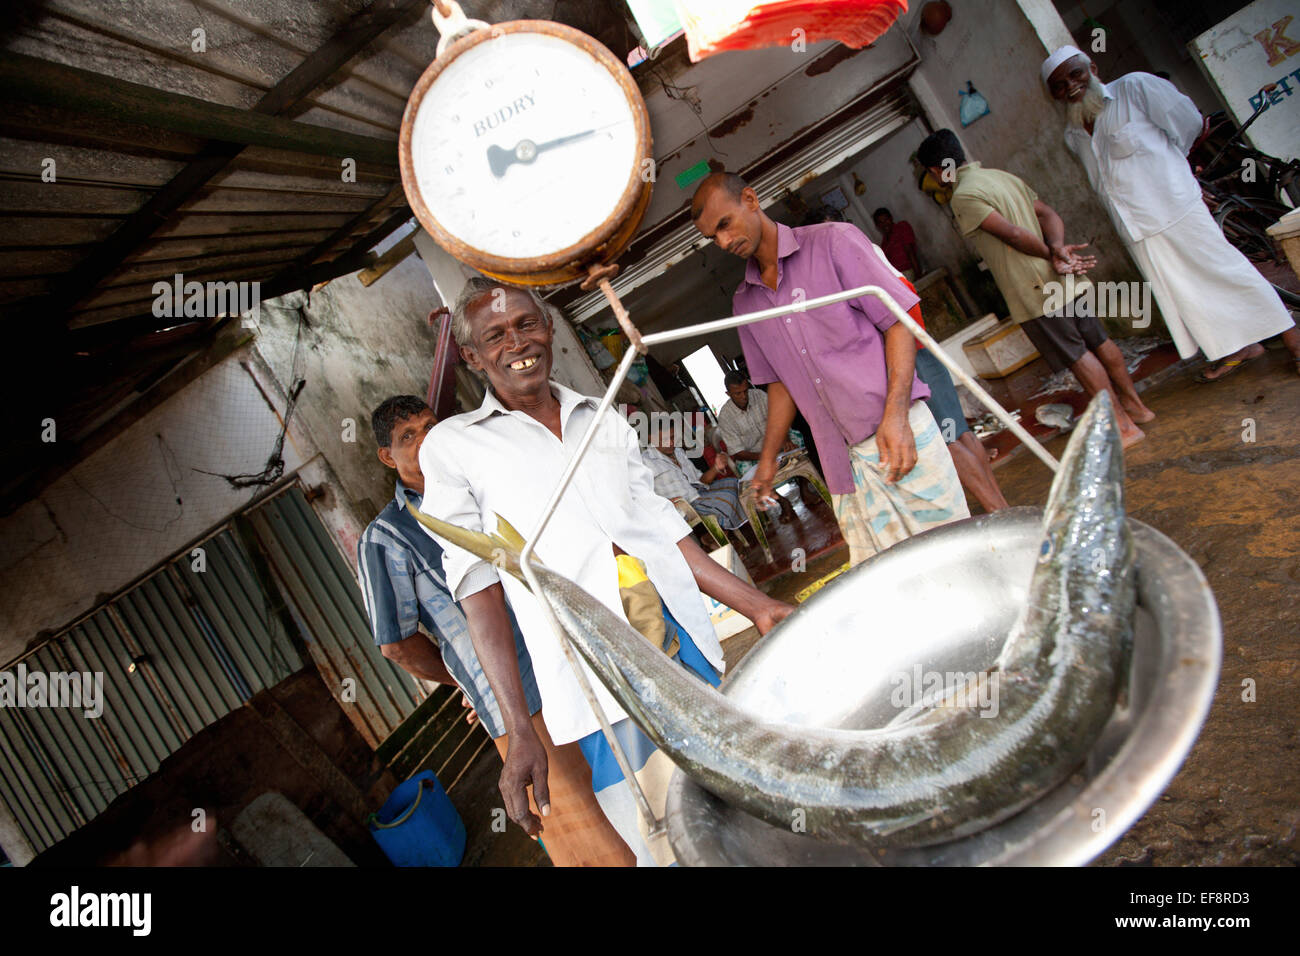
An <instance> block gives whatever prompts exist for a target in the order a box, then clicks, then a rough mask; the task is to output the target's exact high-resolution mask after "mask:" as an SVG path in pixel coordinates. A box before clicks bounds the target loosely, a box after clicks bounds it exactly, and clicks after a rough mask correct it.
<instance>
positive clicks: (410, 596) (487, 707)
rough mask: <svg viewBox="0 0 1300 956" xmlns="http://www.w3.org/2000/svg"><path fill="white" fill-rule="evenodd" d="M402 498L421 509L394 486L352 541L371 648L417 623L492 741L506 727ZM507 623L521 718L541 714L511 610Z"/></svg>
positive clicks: (424, 536) (434, 549)
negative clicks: (523, 711) (524, 706)
mask: <svg viewBox="0 0 1300 956" xmlns="http://www.w3.org/2000/svg"><path fill="white" fill-rule="evenodd" d="M408 500H409V501H410V502H411V503H412V504H414V505H415V507H417V508H418V507H420V503H421V498H420V496H419V495H418V494H416V493H415V492H413V491H409V490H408V489H407V488H406V487H405V486H404V485H403V484H402V483H401V482H400V481H399V482H398V483H397V493H396V495H395V496H394V498H393V500H392V501H390V502H389V503H388V507H386V508H384V510H383V511H381V512H380V513H379V516H378V517H377V518H375V520H374V521H372V522H370V524H369V525H368V526H367V527H366V530H365V532H364V533H363V534H362V535H361V540H360V541H359V542H358V543H357V572H358V574H357V576H358V579H359V580H360V583H361V596H362V598H363V600H364V601H365V605H366V615H367V616H368V617H369V618H370V629H371V632H372V633H373V634H374V638H375V644H377V645H380V646H382V645H384V644H395V643H396V642H398V641H402V640H405V639H406V638H408V637H411V636H413V635H414V634H416V633H418V632H417V629H416V627H417V625H423V626H424V629H425V630H426V631H427V632H428V633H429V634H431V635H433V637H434V638H435V640H436V641H437V644H438V650H439V651H440V652H441V654H442V661H443V663H444V664H446V665H447V670H448V671H449V672H450V673H451V676H452V677H453V678H455V680H456V686H458V687H459V688H460V689H461V691H462V692H464V694H465V696H466V697H468V698H469V702H470V706H472V707H473V708H474V710H475V711H476V712H477V713H478V716H479V720H481V721H482V722H483V726H484V728H485V729H486V730H487V732H488V733H489V734H490V735H491V736H493V737H500V736H501V735H502V734H504V733H505V722H504V721H503V720H502V718H501V710H500V708H499V707H498V706H497V701H496V697H494V696H493V694H492V688H491V686H490V685H489V684H488V680H487V676H486V675H485V674H484V673H483V668H482V667H481V666H480V665H479V662H478V655H476V654H475V653H474V644H473V642H472V641H471V640H470V636H469V628H468V626H467V625H466V623H465V615H464V613H463V612H462V611H461V609H460V605H459V604H457V603H456V602H455V601H453V600H452V598H451V594H450V593H449V591H448V590H447V582H446V580H445V579H444V578H443V576H442V548H441V547H440V546H439V544H438V542H437V541H435V540H434V538H433V536H432V535H430V534H429V533H428V532H426V531H425V530H424V527H423V525H421V524H420V523H419V522H418V521H416V520H415V518H413V517H411V514H410V512H408V511H407V510H406V502H407V501H408ZM507 609H508V607H507ZM510 625H511V627H512V628H513V629H514V634H515V652H516V653H517V654H518V655H519V676H520V678H521V679H522V680H523V684H524V696H525V698H526V699H527V701H528V712H529V713H530V714H535V713H537V711H539V710H541V707H542V698H541V695H540V694H539V693H538V691H537V683H536V681H535V680H534V678H533V663H532V659H531V658H529V656H528V649H527V648H526V647H525V646H524V639H523V635H522V634H521V633H520V632H519V624H518V622H516V621H515V615H514V612H513V611H510Z"/></svg>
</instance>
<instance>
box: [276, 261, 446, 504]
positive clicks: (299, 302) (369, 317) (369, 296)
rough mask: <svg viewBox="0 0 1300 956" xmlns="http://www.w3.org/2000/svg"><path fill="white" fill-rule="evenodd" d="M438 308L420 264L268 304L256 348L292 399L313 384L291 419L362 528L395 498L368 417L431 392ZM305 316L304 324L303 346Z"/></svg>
mask: <svg viewBox="0 0 1300 956" xmlns="http://www.w3.org/2000/svg"><path fill="white" fill-rule="evenodd" d="M441 304H442V303H441V300H440V299H439V298H438V294H437V291H436V290H435V289H434V286H433V282H432V280H431V279H430V278H429V272H428V270H427V269H425V267H424V264H423V263H422V262H421V261H420V259H419V258H418V257H417V256H408V257H407V258H406V259H404V260H403V261H402V262H401V263H399V264H398V265H397V266H396V267H394V268H393V270H392V271H391V272H389V273H388V274H387V275H385V276H384V277H383V278H381V279H380V280H379V281H378V282H376V283H375V284H374V285H372V286H369V287H366V286H363V285H362V284H361V281H360V280H359V279H358V278H357V275H356V274H355V273H353V274H352V275H347V276H343V277H342V278H339V279H335V280H334V281H333V282H330V283H329V284H328V285H327V286H325V287H324V288H323V289H320V290H318V291H316V292H314V293H312V295H311V296H310V297H308V296H307V295H306V294H305V293H301V292H299V293H294V294H293V295H288V296H283V297H282V298H280V299H276V300H273V301H271V302H264V303H262V310H261V317H260V319H259V322H258V327H257V349H258V351H259V352H261V354H262V355H263V356H264V357H265V358H266V360H267V362H268V363H269V364H270V366H271V368H272V369H273V370H274V372H275V375H276V379H277V380H278V381H279V383H280V386H281V387H282V388H283V389H285V390H286V391H287V390H288V389H289V388H290V387H291V385H292V382H293V380H294V379H296V378H297V377H298V376H301V377H303V378H305V379H306V380H307V384H306V386H305V387H304V389H303V392H302V396H301V397H300V398H299V400H298V410H297V412H296V413H295V414H296V415H297V416H300V418H301V422H302V424H303V425H304V426H305V428H306V429H307V431H308V433H309V434H311V436H312V437H313V439H314V440H315V442H316V444H317V447H319V448H320V450H321V453H322V454H323V455H324V456H325V457H326V459H328V461H329V462H330V465H331V466H332V467H333V469H334V472H335V474H336V475H337V478H338V481H339V485H340V488H339V489H338V490H339V497H340V499H341V500H342V501H343V502H345V503H348V504H350V506H351V507H352V509H353V510H354V511H355V513H356V515H357V517H358V520H361V521H362V523H363V524H364V523H365V522H368V521H369V520H370V519H371V518H373V517H374V516H375V514H376V513H378V511H379V510H380V509H381V508H383V506H384V504H385V503H386V502H387V501H388V499H389V498H390V497H391V496H392V494H393V480H394V476H393V473H392V472H391V471H389V470H388V469H386V468H385V467H384V466H383V465H382V464H380V462H379V459H378V458H377V457H376V456H375V450H376V444H375V437H374V435H373V434H372V433H371V430H370V413H371V412H372V411H374V409H375V406H377V405H378V404H379V403H380V402H382V401H383V400H384V399H386V398H388V397H389V396H390V395H400V394H410V395H418V396H420V397H421V398H423V397H424V395H425V394H426V392H427V391H428V388H429V375H430V372H431V371H432V369H433V349H434V344H435V339H436V333H435V332H434V330H431V329H430V328H429V324H428V321H427V319H428V315H429V312H430V310H432V309H434V308H436V307H437V306H439V305H441ZM300 309H301V310H302V312H303V314H304V315H305V317H306V325H305V326H304V327H303V329H302V333H301V340H300V341H298V322H299V310H300ZM296 341H298V358H297V361H296V363H295V359H294V347H295V342H296ZM349 420H350V421H351V425H349V424H348V422H349Z"/></svg>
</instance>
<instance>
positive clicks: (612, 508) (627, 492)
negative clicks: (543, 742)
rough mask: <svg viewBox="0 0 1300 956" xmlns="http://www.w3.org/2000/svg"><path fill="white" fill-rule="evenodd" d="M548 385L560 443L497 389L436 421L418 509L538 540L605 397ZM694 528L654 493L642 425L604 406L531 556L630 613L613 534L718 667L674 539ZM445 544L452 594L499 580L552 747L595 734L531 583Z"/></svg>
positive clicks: (610, 705) (704, 614)
mask: <svg viewBox="0 0 1300 956" xmlns="http://www.w3.org/2000/svg"><path fill="white" fill-rule="evenodd" d="M551 393H552V394H553V395H554V396H555V397H556V398H557V399H558V400H559V402H560V433H561V435H563V440H561V439H558V438H556V437H555V435H554V434H552V433H551V431H550V430H549V429H548V428H547V427H546V426H545V425H543V424H542V423H541V422H539V421H537V420H536V419H534V418H532V417H530V416H529V415H527V414H525V413H524V412H521V411H508V410H507V409H506V408H505V407H504V406H503V405H502V404H501V402H500V401H499V400H498V399H497V397H496V396H495V395H494V394H493V393H492V391H491V390H490V389H489V390H488V393H487V396H486V397H485V398H484V399H483V404H482V405H481V406H479V408H478V409H477V410H475V411H473V412H468V413H466V414H464V415H455V416H453V417H451V418H448V419H446V420H444V421H442V422H440V423H439V424H438V425H436V426H435V427H434V428H433V429H432V430H431V431H430V432H429V434H428V436H426V438H425V440H424V443H423V445H421V446H420V469H421V470H422V471H423V472H424V501H423V503H422V504H421V506H420V508H421V510H422V511H424V512H425V513H426V514H430V515H433V516H434V517H436V518H440V519H441V520H443V521H446V522H449V523H451V524H454V525H459V526H460V527H462V528H465V529H467V530H470V531H483V530H488V531H495V530H496V518H495V515H497V514H499V515H501V517H503V518H505V519H506V520H507V521H509V522H510V523H511V524H512V525H514V527H515V529H516V530H518V531H519V533H520V534H522V535H524V537H525V538H529V537H531V536H532V534H533V533H534V531H535V529H536V528H537V526H538V525H539V524H540V523H541V516H542V511H543V509H544V508H545V507H546V502H547V500H548V499H549V498H550V496H551V494H552V493H553V492H554V490H555V488H556V486H557V485H558V484H559V482H560V475H561V474H562V472H563V471H564V468H565V466H566V465H567V464H568V462H569V459H570V458H571V457H572V456H573V454H574V452H575V451H576V449H577V445H578V442H579V441H581V440H582V436H583V434H584V433H585V432H586V430H587V427H588V426H589V425H590V424H591V422H592V420H593V416H594V415H595V411H596V406H597V405H598V404H599V403H598V401H597V400H596V399H594V398H589V397H587V396H584V395H579V394H578V393H577V392H574V391H572V390H571V389H568V388H565V387H564V386H563V385H559V384H557V383H556V382H551ZM689 534H690V528H689V527H688V526H687V524H686V522H685V521H683V520H682V518H681V516H680V515H678V514H677V509H676V508H674V507H673V505H672V502H670V501H668V500H667V499H666V498H663V497H660V496H659V495H657V494H655V491H654V479H653V476H652V475H651V473H650V469H649V468H647V467H646V465H645V462H644V461H643V460H642V458H641V450H640V447H639V446H638V443H637V437H636V432H634V431H633V429H632V427H631V426H630V425H629V424H628V423H627V422H626V421H624V420H623V419H622V418H621V417H619V416H618V415H617V414H615V413H614V412H613V411H607V412H606V413H605V416H604V417H603V418H602V419H601V422H600V428H599V430H598V431H597V432H596V435H595V436H594V437H593V439H592V443H591V446H590V447H589V448H588V449H587V453H586V455H585V456H584V458H583V460H582V464H581V466H580V467H579V468H578V470H577V472H576V473H575V474H574V477H573V481H572V482H571V483H570V484H569V487H568V489H567V490H566V491H565V493H564V496H563V497H562V498H561V499H560V503H559V506H558V507H557V509H556V512H555V515H554V516H553V517H552V519H551V521H550V523H549V524H547V526H546V532H545V533H544V534H543V535H542V537H541V540H540V541H538V543H537V548H536V554H537V558H538V559H539V560H540V561H542V562H543V563H544V564H545V565H546V566H547V567H549V568H550V569H551V570H553V571H556V572H557V573H559V574H562V575H564V576H565V577H567V578H569V579H570V580H572V581H574V582H576V583H577V584H578V585H579V586H580V587H582V588H583V589H584V590H586V591H587V592H588V593H589V594H591V595H592V596H593V597H594V598H596V599H597V600H599V601H600V602H601V603H603V604H604V605H605V606H606V607H608V608H609V609H610V610H612V611H613V612H614V613H615V614H617V615H618V616H619V617H623V618H626V615H624V613H623V602H622V598H621V597H620V595H619V589H618V568H617V565H616V563H615V561H614V551H613V548H612V547H611V542H612V543H613V544H617V545H618V546H619V547H620V548H622V549H623V550H624V551H626V552H627V553H628V554H630V555H633V556H635V557H638V558H640V559H641V560H642V561H643V562H644V563H645V566H646V571H647V574H648V576H649V578H650V581H651V583H652V584H654V586H655V589H656V590H657V591H658V592H659V596H660V597H661V598H663V600H664V603H665V604H667V605H668V608H669V610H670V611H672V613H673V616H674V617H675V618H676V619H677V621H678V622H679V623H680V624H681V625H682V626H683V627H684V628H685V629H686V631H687V632H688V633H689V634H690V635H691V637H692V639H693V640H694V641H695V644H696V646H697V647H698V648H699V649H700V651H701V653H703V654H704V656H705V657H706V658H707V659H708V661H709V663H710V664H712V665H713V666H714V667H715V668H717V669H718V670H719V671H721V670H722V668H723V662H722V645H721V644H719V643H718V638H717V634H716V633H715V632H714V630H713V625H712V623H711V622H710V620H709V615H708V611H707V609H706V607H705V603H704V600H703V599H702V597H701V594H700V591H699V588H698V586H697V585H696V583H695V578H694V575H692V574H691V569H690V566H689V565H688V564H687V563H686V558H685V557H684V556H683V555H682V553H681V551H680V550H679V549H678V547H677V542H678V541H680V540H681V539H682V538H684V537H686V536H688V535H689ZM435 537H436V536H435ZM438 540H439V543H441V544H442V547H443V559H442V561H443V572H444V575H445V577H446V580H447V586H448V588H449V589H450V590H451V592H452V594H453V595H454V596H455V598H456V600H458V601H459V600H463V599H464V598H466V597H467V596H469V595H471V594H474V593H476V592H478V591H481V590H483V589H484V588H486V587H489V586H491V585H492V584H494V583H495V582H496V581H498V580H501V581H502V584H503V586H504V587H505V592H506V597H507V598H508V599H509V601H510V606H511V607H512V608H513V609H514V612H515V616H516V617H517V618H518V620H519V627H520V630H521V631H522V632H523V635H524V641H525V643H526V644H527V645H528V653H529V655H530V656H531V657H532V659H533V674H534V676H535V677H536V679H537V687H538V690H539V691H540V692H541V696H542V713H543V714H544V716H545V719H546V728H547V730H548V731H549V732H550V735H551V738H552V739H553V740H554V741H555V743H557V744H565V743H568V742H570V741H573V740H578V739H579V738H581V737H585V736H586V735H587V734H590V733H593V732H594V731H596V730H599V729H600V725H599V723H598V722H597V720H596V715H595V714H594V713H593V712H592V710H591V708H590V707H589V706H588V704H587V702H586V698H585V697H583V694H582V690H581V688H580V687H579V686H578V682H577V679H576V678H575V677H574V674H573V672H572V670H571V669H570V666H569V663H568V660H567V659H566V657H565V655H564V651H563V649H562V648H561V646H560V644H559V640H560V639H559V637H558V636H557V635H556V634H555V633H554V632H553V631H552V630H551V628H550V626H549V625H548V624H547V622H546V618H545V616H544V614H543V611H542V609H541V607H540V606H539V604H538V603H537V601H536V600H535V599H534V598H533V596H532V594H531V593H530V592H529V591H528V589H527V587H526V586H525V585H524V584H523V583H522V582H520V581H519V580H517V579H516V578H514V577H513V576H511V575H505V576H504V579H502V578H499V577H498V575H497V571H496V569H495V568H494V567H493V566H492V565H491V564H490V563H488V562H486V561H483V560H482V559H480V558H478V557H475V556H474V555H472V554H470V553H469V552H467V551H464V550H462V549H461V548H458V547H456V546H455V545H453V544H451V543H450V542H448V541H445V540H442V539H438ZM583 666H584V669H585V664H584V665H583ZM587 676H588V679H589V680H590V681H591V685H592V687H593V688H594V689H595V691H596V696H597V699H598V700H599V702H600V704H601V707H602V708H603V709H604V711H605V714H606V715H607V716H608V717H609V719H610V721H611V722H612V721H617V720H620V719H622V718H623V717H624V716H626V714H625V713H624V711H623V710H622V709H621V708H620V707H619V706H618V704H616V703H615V701H614V699H613V697H612V696H611V695H610V694H609V693H608V692H607V691H606V690H605V688H604V686H603V685H602V684H601V683H600V682H599V681H598V680H597V679H596V677H595V676H594V675H593V674H592V673H591V671H590V670H587Z"/></svg>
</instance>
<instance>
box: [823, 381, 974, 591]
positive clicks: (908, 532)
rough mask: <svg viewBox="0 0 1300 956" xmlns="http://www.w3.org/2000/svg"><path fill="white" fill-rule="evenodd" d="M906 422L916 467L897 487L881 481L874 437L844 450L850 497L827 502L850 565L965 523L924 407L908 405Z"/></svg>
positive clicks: (956, 485) (944, 452)
mask: <svg viewBox="0 0 1300 956" xmlns="http://www.w3.org/2000/svg"><path fill="white" fill-rule="evenodd" d="M907 420H908V424H910V425H911V426H912V436H913V438H914V439H915V441H916V467H914V468H913V469H912V470H911V471H909V472H908V473H907V474H906V475H904V476H903V477H902V478H901V479H899V480H898V481H897V482H894V483H892V484H891V483H890V482H889V481H887V480H886V479H885V473H884V472H883V471H882V470H881V468H880V450H879V449H878V448H877V447H876V436H875V435H872V436H871V437H870V438H868V439H866V440H865V441H861V442H858V444H856V445H853V446H851V447H850V448H849V464H850V466H851V467H852V469H853V488H854V490H853V494H851V495H847V494H846V495H832V496H831V500H832V501H833V502H834V505H835V520H836V521H838V522H839V525H840V531H841V532H842V533H843V535H844V541H845V542H846V543H847V544H848V546H849V563H850V564H853V565H856V564H860V563H861V562H863V561H865V560H866V559H867V558H869V557H871V556H872V555H873V554H876V553H878V552H880V551H884V550H885V549H886V548H888V547H889V546H890V545H894V544H898V542H900V541H902V540H904V539H905V538H910V537H911V536H912V535H914V534H920V533H921V532H922V531H928V530H929V529H930V528H937V527H938V526H939V525H943V524H947V523H948V522H950V521H957V520H958V519H960V518H969V517H970V509H969V508H967V507H966V494H965V492H963V491H962V487H961V482H960V481H959V480H958V478H957V469H956V467H954V465H953V463H952V455H951V454H949V452H948V446H947V445H946V444H945V443H944V440H943V435H942V434H941V433H940V432H939V426H938V425H937V424H935V421H934V416H933V415H932V414H930V409H929V408H927V407H926V404H925V402H924V401H915V402H913V403H912V407H911V410H910V411H909V412H908V416H907Z"/></svg>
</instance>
